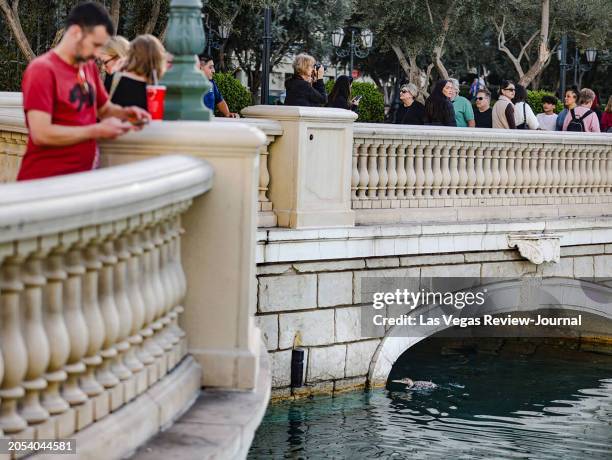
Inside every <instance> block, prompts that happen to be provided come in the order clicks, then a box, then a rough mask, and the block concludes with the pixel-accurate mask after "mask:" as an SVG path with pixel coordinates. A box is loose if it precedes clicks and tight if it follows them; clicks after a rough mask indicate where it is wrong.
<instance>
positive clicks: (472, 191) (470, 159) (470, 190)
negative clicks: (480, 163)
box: [461, 144, 480, 197]
mask: <svg viewBox="0 0 612 460" xmlns="http://www.w3.org/2000/svg"><path fill="white" fill-rule="evenodd" d="M476 150H477V148H476V146H475V145H474V144H469V145H468V146H467V147H466V146H462V147H461V152H462V154H464V155H465V161H466V174H467V182H466V183H465V187H464V190H463V195H465V196H468V197H469V196H474V195H479V194H480V190H478V189H477V188H476V183H477V182H478V177H477V170H476Z"/></svg>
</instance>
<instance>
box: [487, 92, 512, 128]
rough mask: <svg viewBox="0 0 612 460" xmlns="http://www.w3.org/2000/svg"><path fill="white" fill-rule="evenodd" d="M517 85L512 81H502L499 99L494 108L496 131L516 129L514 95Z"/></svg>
mask: <svg viewBox="0 0 612 460" xmlns="http://www.w3.org/2000/svg"><path fill="white" fill-rule="evenodd" d="M515 93H516V85H515V84H514V82H512V81H510V80H502V82H501V86H500V87H499V99H497V102H496V103H495V105H494V106H493V114H492V118H493V128H494V129H515V128H516V122H515V121H514V104H513V103H512V99H514V94H515Z"/></svg>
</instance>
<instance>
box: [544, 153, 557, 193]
mask: <svg viewBox="0 0 612 460" xmlns="http://www.w3.org/2000/svg"><path fill="white" fill-rule="evenodd" d="M545 154H546V155H545V158H544V170H545V171H546V180H545V181H544V184H543V187H544V193H545V194H546V195H551V194H552V193H553V183H554V181H555V175H554V172H553V167H552V162H553V157H554V152H553V150H552V149H551V148H550V147H548V146H547V147H546V148H545Z"/></svg>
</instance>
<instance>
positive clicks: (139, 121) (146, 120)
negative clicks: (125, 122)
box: [130, 118, 149, 126]
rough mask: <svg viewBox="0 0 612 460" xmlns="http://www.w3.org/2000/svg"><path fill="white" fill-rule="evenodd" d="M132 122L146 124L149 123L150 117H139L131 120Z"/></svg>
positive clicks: (140, 124)
mask: <svg viewBox="0 0 612 460" xmlns="http://www.w3.org/2000/svg"><path fill="white" fill-rule="evenodd" d="M130 123H132V124H133V125H134V126H144V125H146V124H148V123H149V119H148V118H141V119H140V120H138V119H136V120H130Z"/></svg>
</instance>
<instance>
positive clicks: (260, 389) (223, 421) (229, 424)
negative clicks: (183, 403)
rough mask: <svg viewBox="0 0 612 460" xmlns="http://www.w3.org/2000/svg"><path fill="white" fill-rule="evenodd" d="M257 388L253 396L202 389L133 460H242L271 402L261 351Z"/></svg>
mask: <svg viewBox="0 0 612 460" xmlns="http://www.w3.org/2000/svg"><path fill="white" fill-rule="evenodd" d="M259 363H260V364H259V374H258V378H257V386H256V388H255V390H254V391H252V392H237V391H220V390H207V389H203V390H202V392H201V394H200V396H199V397H198V399H197V400H196V402H195V403H194V405H193V406H192V407H191V408H190V409H189V410H188V411H187V412H186V413H185V414H184V415H183V416H182V417H180V418H179V419H178V420H177V421H176V422H175V423H174V424H173V425H172V426H170V427H169V428H168V429H167V430H165V431H162V432H160V433H159V434H158V435H157V436H155V437H154V438H153V439H151V440H150V441H149V442H148V443H147V444H145V445H144V446H142V447H141V448H139V449H138V450H137V451H136V453H135V454H134V455H133V456H132V457H130V458H131V459H132V460H167V459H169V458H171V459H172V460H195V459H198V460H199V459H220V460H221V459H222V460H230V459H232V460H233V459H243V458H246V455H247V453H248V451H249V447H250V446H251V442H252V441H253V436H254V435H255V431H256V430H257V427H258V426H259V424H260V422H261V419H262V418H263V416H264V413H265V411H266V408H267V406H268V401H269V399H270V387H271V374H270V362H269V359H268V354H267V352H266V350H265V348H264V347H263V345H262V347H261V352H260V361H259Z"/></svg>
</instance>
